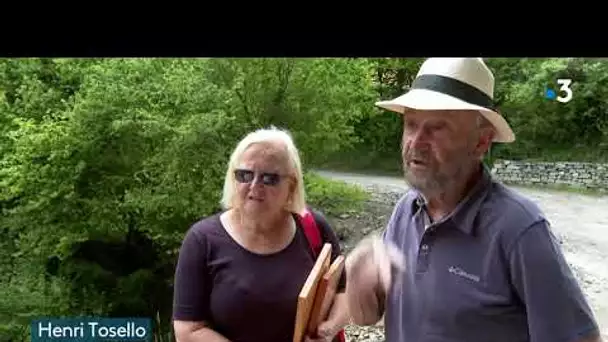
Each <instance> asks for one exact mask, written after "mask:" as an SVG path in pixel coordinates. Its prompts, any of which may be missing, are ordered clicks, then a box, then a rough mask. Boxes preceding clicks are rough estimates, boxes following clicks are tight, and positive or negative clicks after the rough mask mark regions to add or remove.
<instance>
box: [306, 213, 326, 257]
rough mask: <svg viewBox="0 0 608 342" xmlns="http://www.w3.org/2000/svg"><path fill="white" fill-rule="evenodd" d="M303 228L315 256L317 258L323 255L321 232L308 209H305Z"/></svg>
mask: <svg viewBox="0 0 608 342" xmlns="http://www.w3.org/2000/svg"><path fill="white" fill-rule="evenodd" d="M301 222H302V227H303V228H304V234H306V238H307V239H308V243H309V244H310V248H311V249H312V252H313V255H314V256H315V257H316V256H317V255H319V253H321V245H322V244H321V232H320V231H319V227H317V221H316V220H315V217H314V215H313V214H312V212H311V211H310V210H308V209H304V213H303V214H302V216H301Z"/></svg>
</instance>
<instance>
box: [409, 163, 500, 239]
mask: <svg viewBox="0 0 608 342" xmlns="http://www.w3.org/2000/svg"><path fill="white" fill-rule="evenodd" d="M491 183H492V174H491V172H490V170H489V169H488V167H487V166H485V165H483V164H482V176H481V178H480V179H479V180H478V181H477V183H476V184H475V185H474V186H473V187H472V188H471V190H469V192H468V193H467V195H466V196H465V197H464V198H463V199H462V200H461V201H460V202H459V203H458V205H457V206H456V208H454V210H453V211H452V212H451V213H450V214H449V215H448V216H446V217H445V218H444V219H442V220H441V221H438V222H435V223H434V224H442V225H443V224H449V225H453V226H454V227H456V228H458V229H459V230H461V231H462V232H463V233H466V234H468V235H472V234H473V233H474V232H473V228H474V222H475V219H476V218H477V215H478V213H479V209H480V207H481V204H482V202H483V200H484V199H485V197H486V195H487V193H488V191H489V189H490V186H491ZM425 207H426V200H425V199H424V197H423V196H422V194H421V193H419V192H418V191H417V190H415V196H414V201H413V203H412V209H413V211H412V212H413V213H415V212H417V211H418V210H419V209H423V210H424V208H425Z"/></svg>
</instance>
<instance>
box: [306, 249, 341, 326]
mask: <svg viewBox="0 0 608 342" xmlns="http://www.w3.org/2000/svg"><path fill="white" fill-rule="evenodd" d="M343 270H344V256H343V255H340V256H338V257H337V258H336V260H334V262H333V263H332V264H331V266H330V267H329V269H328V270H327V272H325V274H324V275H323V278H321V281H319V285H318V288H317V292H316V294H315V301H314V305H313V307H312V313H311V315H310V320H309V321H308V334H310V335H311V336H314V335H315V333H316V331H317V328H318V327H319V324H320V323H321V322H323V321H324V320H325V319H327V317H328V316H329V311H330V309H331V306H332V303H333V301H334V297H335V296H336V290H337V288H338V282H339V280H340V276H341V275H342V271H343Z"/></svg>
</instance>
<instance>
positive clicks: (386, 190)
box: [317, 170, 608, 342]
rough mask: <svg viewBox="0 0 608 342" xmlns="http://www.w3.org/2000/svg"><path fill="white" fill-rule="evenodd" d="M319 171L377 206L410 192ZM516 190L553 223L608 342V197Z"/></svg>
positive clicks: (364, 332) (375, 331) (391, 182)
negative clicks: (367, 194)
mask: <svg viewBox="0 0 608 342" xmlns="http://www.w3.org/2000/svg"><path fill="white" fill-rule="evenodd" d="M317 172H318V173H319V174H320V175H322V176H325V177H328V178H333V179H339V180H344V181H347V182H350V183H355V184H359V185H361V186H363V187H364V188H366V189H368V190H370V191H371V192H372V194H373V197H374V198H375V202H378V203H382V202H384V203H391V204H392V203H394V201H396V199H397V198H398V197H399V196H400V194H401V193H403V192H404V191H405V190H406V189H407V185H406V183H405V181H404V180H403V179H401V178H395V177H386V176H373V175H362V174H353V173H344V172H334V171H325V170H318V171H317ZM516 189H517V190H518V191H519V192H521V193H523V194H524V195H526V196H528V197H529V198H531V199H532V200H533V201H535V202H536V203H537V204H538V205H539V206H540V207H541V208H542V210H543V211H544V212H545V214H546V215H547V217H548V218H549V220H550V221H551V223H552V227H553V229H554V231H555V233H556V235H557V236H558V237H559V238H560V239H561V240H562V248H563V251H564V254H565V256H566V259H567V260H568V262H569V263H570V265H571V266H572V268H573V270H574V272H575V274H576V276H577V278H578V279H579V281H580V282H581V285H582V287H583V289H584V291H585V294H586V295H587V296H588V299H589V302H590V304H591V306H592V308H593V310H594V312H595V314H596V317H597V320H598V323H599V324H600V327H601V328H602V333H603V334H604V335H605V337H604V338H605V339H607V341H608V196H604V197H596V196H586V195H581V194H576V193H567V192H557V191H550V190H547V191H543V190H537V189H527V188H523V187H516ZM385 210H386V209H385ZM388 214H390V212H389V213H384V214H383V215H382V217H381V218H380V220H384V219H386V218H387V215H388ZM384 223H385V222H384ZM384 223H383V224H384ZM376 224H377V223H376ZM353 243H354V242H353ZM348 247H352V246H348ZM347 333H348V336H349V341H359V342H363V341H365V342H379V341H383V334H382V328H381V327H349V328H348V329H347Z"/></svg>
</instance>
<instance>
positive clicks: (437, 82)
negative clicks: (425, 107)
mask: <svg viewBox="0 0 608 342" xmlns="http://www.w3.org/2000/svg"><path fill="white" fill-rule="evenodd" d="M411 89H426V90H432V91H436V92H439V93H443V94H446V95H450V96H453V97H455V98H458V99H461V100H463V101H465V102H468V103H471V104H474V105H477V106H481V107H485V108H488V109H490V110H495V109H494V101H492V98H490V97H489V96H488V95H486V94H485V93H484V92H482V91H481V90H479V89H477V88H475V87H473V86H471V85H469V84H466V83H464V82H462V81H459V80H457V79H454V78H450V77H445V76H440V75H420V76H418V77H417V78H416V79H415V80H414V82H413V83H412V87H411Z"/></svg>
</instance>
